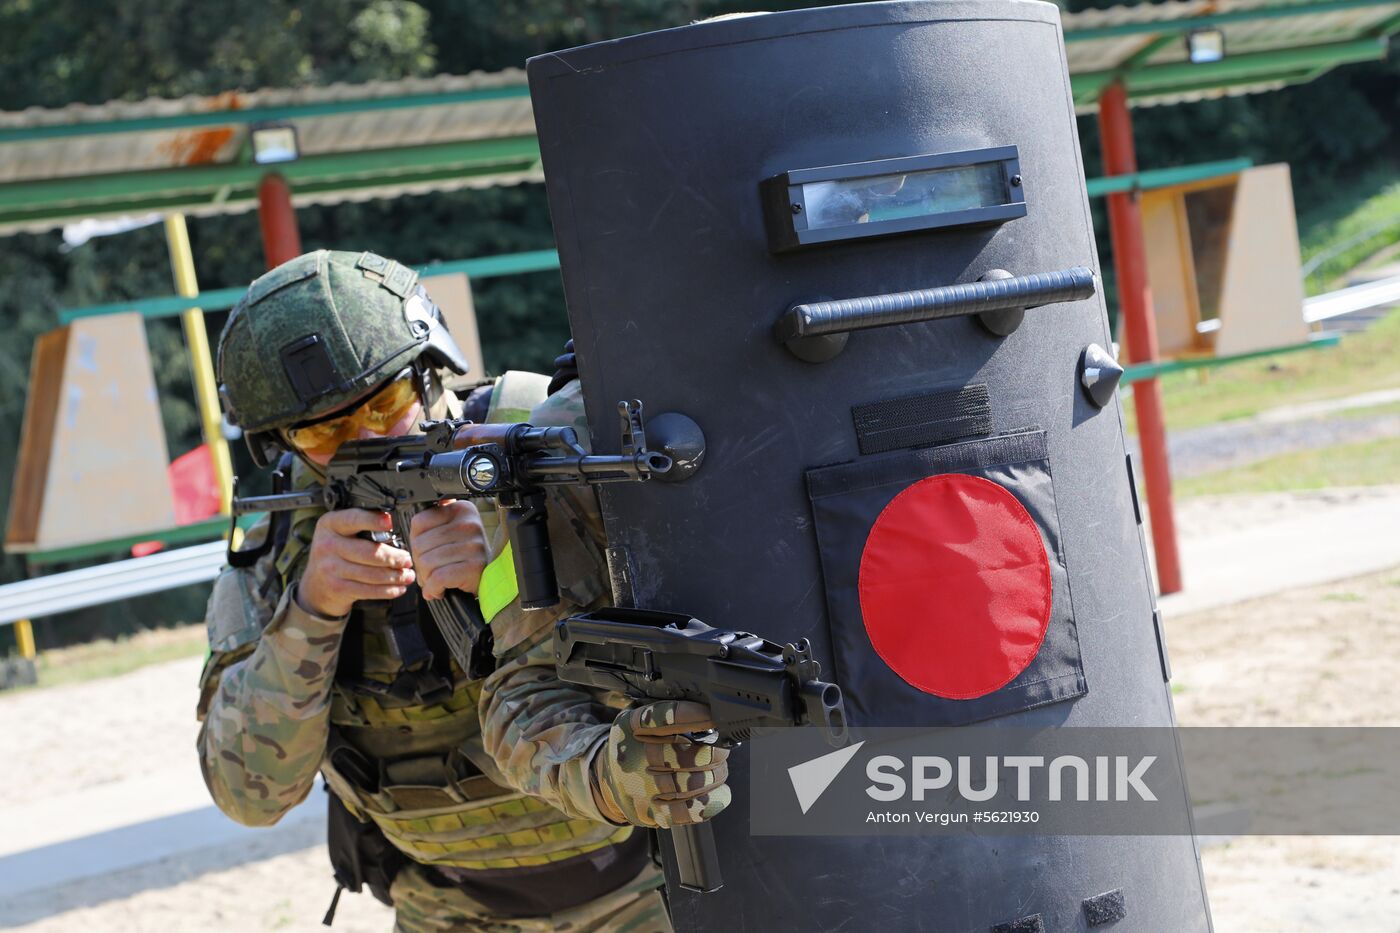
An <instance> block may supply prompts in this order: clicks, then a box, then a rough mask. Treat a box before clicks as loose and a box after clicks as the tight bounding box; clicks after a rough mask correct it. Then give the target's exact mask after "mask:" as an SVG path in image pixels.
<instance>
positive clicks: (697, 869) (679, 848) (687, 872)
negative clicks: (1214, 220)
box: [671, 823, 724, 894]
mask: <svg viewBox="0 0 1400 933" xmlns="http://www.w3.org/2000/svg"><path fill="white" fill-rule="evenodd" d="M671 846H672V852H673V853H674V854H675V857H676V877H677V880H678V881H679V882H680V886H681V887H683V888H685V889H686V890H687V891H694V892H696V893H697V894H708V893H710V892H711V891H718V890H719V889H720V888H721V887H723V886H724V879H723V878H721V877H720V872H719V848H718V847H717V846H716V845H715V829H714V827H713V826H711V825H710V824H709V823H693V824H689V825H686V826H677V827H675V828H674V829H672V830H671Z"/></svg>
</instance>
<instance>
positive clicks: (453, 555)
mask: <svg viewBox="0 0 1400 933" xmlns="http://www.w3.org/2000/svg"><path fill="white" fill-rule="evenodd" d="M408 546H409V548H410V549H411V550H412V551H413V566H414V568H415V569H417V571H418V586H419V588H421V589H422V591H423V598H424V599H440V598H441V597H442V594H443V593H444V592H445V591H446V590H449V589H452V590H462V591H464V592H467V593H475V592H476V589H477V587H478V586H479V585H480V584H481V572H482V571H483V570H485V569H486V557H487V548H486V532H485V531H484V530H482V527H481V514H480V513H479V512H477V510H476V506H475V505H473V504H472V503H471V502H468V501H467V500H465V499H445V500H443V501H442V502H439V503H438V504H437V505H435V506H433V507H432V508H430V509H424V510H423V511H421V512H419V513H418V514H417V515H415V516H413V521H412V523H411V524H410V525H409V528H408Z"/></svg>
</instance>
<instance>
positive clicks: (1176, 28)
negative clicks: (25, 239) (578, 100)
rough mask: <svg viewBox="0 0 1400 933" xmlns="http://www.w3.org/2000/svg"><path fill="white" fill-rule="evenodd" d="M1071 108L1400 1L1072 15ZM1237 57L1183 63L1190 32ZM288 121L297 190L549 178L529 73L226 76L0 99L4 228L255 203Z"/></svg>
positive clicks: (1279, 73) (1386, 20)
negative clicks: (170, 88) (289, 83)
mask: <svg viewBox="0 0 1400 933" xmlns="http://www.w3.org/2000/svg"><path fill="white" fill-rule="evenodd" d="M1063 19H1064V28H1065V44H1066V50H1067V53H1068V62H1069V70H1070V75H1071V80H1072V83H1073V86H1074V93H1075V100H1076V105H1077V106H1078V107H1079V109H1080V110H1081V112H1084V111H1089V110H1092V109H1093V107H1094V106H1095V102H1096V101H1097V99H1098V96H1099V94H1100V93H1101V91H1102V89H1103V87H1104V86H1105V85H1106V84H1107V83H1108V82H1109V81H1111V80H1114V79H1115V78H1119V79H1121V80H1123V81H1124V83H1125V85H1126V87H1127V89H1128V93H1129V99H1130V101H1131V102H1132V103H1133V104H1134V105H1154V104H1165V103H1178V102H1182V101H1190V100H1199V99H1202V98H1208V97H1219V96H1222V95H1227V94H1242V93H1253V92H1257V91H1262V90H1270V89H1274V88H1279V87H1284V86H1286V85H1288V84H1291V83H1298V82H1301V81H1305V80H1311V79H1312V78H1314V77H1316V76H1317V75H1318V74H1320V73H1322V72H1323V71H1325V70H1327V68H1330V67H1333V66H1335V65H1337V64H1342V63H1345V62H1348V61H1361V60H1366V59H1372V58H1379V57H1382V56H1383V55H1384V51H1385V44H1384V42H1385V40H1384V37H1385V36H1386V35H1387V34H1388V33H1391V32H1394V31H1396V30H1397V29H1400V0H1174V2H1169V3H1150V4H1136V5H1128V6H1116V7H1110V8H1108V9H1102V10H1085V11H1083V12H1079V13H1067V14H1064V17H1063ZM1201 25H1208V26H1212V27H1214V28H1219V29H1221V30H1222V31H1223V32H1224V34H1225V50H1226V59H1225V61H1223V62H1218V63H1215V64H1213V65H1190V64H1187V63H1186V43H1185V39H1184V37H1185V34H1186V33H1187V32H1188V31H1189V30H1190V29H1192V28H1193V27H1197V26H1201ZM268 120H281V121H286V122H290V123H292V124H293V125H294V126H295V127H296V130H297V134H298V141H299V144H300V149H301V153H302V159H301V161H300V162H297V163H294V164H291V165H288V166H285V167H283V169H282V171H283V172H284V174H286V175H287V177H288V178H289V180H291V183H292V189H293V191H294V200H295V201H296V203H298V204H326V203H334V202H338V201H345V200H366V199H370V198H383V197H396V196H398V195H402V194H410V193H418V192H426V191H441V190H447V189H452V188H462V187H482V186H489V185H497V184H515V183H519V182H522V181H538V180H540V178H541V177H542V176H541V174H540V169H539V164H538V146H537V145H536V144H535V143H534V140H533V137H534V117H533V113H532V111H531V107H530V98H529V94H528V89H527V86H526V80H525V73H524V71H522V70H520V69H510V70H507V71H501V72H496V73H491V74H487V73H483V72H476V73H473V74H469V75H460V76H458V75H441V76H439V77H436V78H421V79H419V78H410V79H405V80H402V81H380V82H371V83H368V84H358V85H347V84H336V85H329V86H325V87H309V88H267V89H263V90H258V91H246V92H245V91H230V92H227V93H225V94H220V95H217V96H214V97H184V98H179V99H175V100H167V99H161V98H151V99H148V100H142V101H112V102H109V103H106V104H100V105H96V106H92V105H84V104H73V105H70V106H67V107H62V108H57V109H50V110H44V109H37V108H34V109H29V110H23V111H17V112H9V113H3V112H0V235H3V234H5V233H11V232H15V231H17V230H45V229H52V228H53V227H55V226H59V225H61V224H63V223H65V222H67V221H69V220H73V219H76V218H82V217H106V216H117V215H122V214H128V213H144V212H149V211H163V210H181V211H184V212H186V213H189V214H194V215H201V214H214V213H231V212H236V211H242V210H247V209H249V208H250V207H252V206H254V204H255V200H254V198H255V189H256V184H257V179H258V176H259V174H260V173H261V171H262V169H260V168H258V167H255V166H250V165H249V162H250V159H249V156H248V152H247V148H248V133H249V127H250V125H251V124H253V123H256V122H261V121H268Z"/></svg>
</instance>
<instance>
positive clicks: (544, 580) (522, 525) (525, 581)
mask: <svg viewBox="0 0 1400 933" xmlns="http://www.w3.org/2000/svg"><path fill="white" fill-rule="evenodd" d="M506 532H507V534H509V536H510V550H511V559H512V562H513V563H514V564H515V582H516V585H517V587H518V588H519V591H520V608H522V609H547V608H549V607H550V606H557V605H558V604H559V581H558V580H557V579H556V577H555V576H554V554H553V552H552V550H551V549H550V546H549V512H548V511H547V509H546V507H545V496H544V493H543V492H535V493H531V494H530V495H526V496H523V497H521V502H520V504H519V505H518V506H512V507H511V508H509V509H507V510H506Z"/></svg>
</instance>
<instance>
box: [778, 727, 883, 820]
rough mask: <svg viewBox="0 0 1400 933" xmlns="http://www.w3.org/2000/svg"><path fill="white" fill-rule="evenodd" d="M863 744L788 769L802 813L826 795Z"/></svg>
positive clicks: (858, 743) (859, 743)
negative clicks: (827, 790)
mask: <svg viewBox="0 0 1400 933" xmlns="http://www.w3.org/2000/svg"><path fill="white" fill-rule="evenodd" d="M864 744H865V743H864V742H857V743H856V744H854V745H852V746H850V747H848V748H842V749H838V750H837V751H834V752H830V753H828V754H825V755H822V756H821V757H820V758H813V759H811V760H810V761H804V762H802V764H800V765H793V766H792V767H791V768H788V778H789V779H790V780H791V781H792V790H793V793H795V794H796V795H797V803H798V805H799V806H801V807H802V812H803V813H806V812H807V811H808V810H810V809H812V804H814V803H816V802H817V799H818V798H819V797H821V795H822V794H824V793H826V789H827V788H828V787H830V786H831V782H832V781H835V780H836V778H837V776H838V775H840V774H841V770H842V769H843V768H845V767H846V765H847V763H848V762H850V760H851V759H852V758H853V757H855V754H856V752H857V751H859V750H860V747H861V746H862V745H864Z"/></svg>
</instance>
